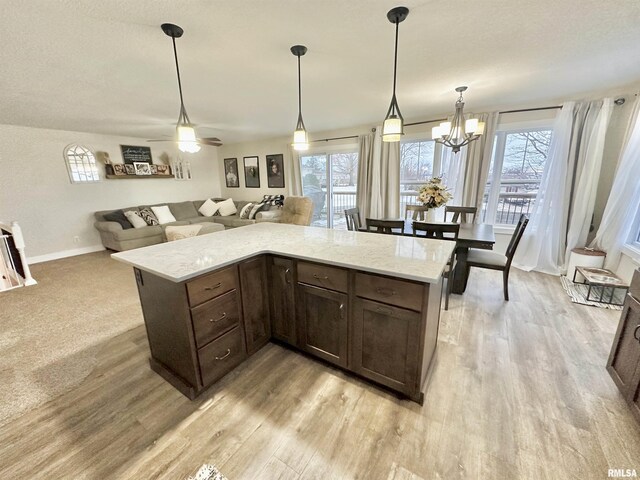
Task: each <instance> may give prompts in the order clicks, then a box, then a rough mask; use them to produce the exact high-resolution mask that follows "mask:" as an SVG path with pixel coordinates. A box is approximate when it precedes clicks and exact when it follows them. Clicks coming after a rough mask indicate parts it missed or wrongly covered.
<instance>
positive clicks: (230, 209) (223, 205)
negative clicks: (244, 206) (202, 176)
mask: <svg viewBox="0 0 640 480" xmlns="http://www.w3.org/2000/svg"><path fill="white" fill-rule="evenodd" d="M218 205H220V208H219V209H218V211H219V212H220V215H222V216H223V217H227V216H229V215H235V213H236V212H237V211H238V209H237V208H236V204H235V203H233V199H231V198H227V199H226V200H224V201H222V202H220V203H219V204H218Z"/></svg>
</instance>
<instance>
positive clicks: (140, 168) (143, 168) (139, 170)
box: [133, 162, 151, 175]
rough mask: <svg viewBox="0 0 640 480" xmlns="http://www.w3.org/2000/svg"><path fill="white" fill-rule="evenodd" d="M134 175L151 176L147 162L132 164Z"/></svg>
mask: <svg viewBox="0 0 640 480" xmlns="http://www.w3.org/2000/svg"><path fill="white" fill-rule="evenodd" d="M133 168H134V170H135V172H136V175H151V165H149V164H148V163H147V162H133Z"/></svg>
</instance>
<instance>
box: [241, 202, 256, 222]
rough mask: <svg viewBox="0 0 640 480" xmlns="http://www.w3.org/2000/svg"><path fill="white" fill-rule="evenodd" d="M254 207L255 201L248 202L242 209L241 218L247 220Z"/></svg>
mask: <svg viewBox="0 0 640 480" xmlns="http://www.w3.org/2000/svg"><path fill="white" fill-rule="evenodd" d="M252 208H253V203H251V202H249V203H247V204H246V205H245V206H244V207H242V210H240V218H241V219H245V220H247V219H248V218H249V214H250V213H251V209H252Z"/></svg>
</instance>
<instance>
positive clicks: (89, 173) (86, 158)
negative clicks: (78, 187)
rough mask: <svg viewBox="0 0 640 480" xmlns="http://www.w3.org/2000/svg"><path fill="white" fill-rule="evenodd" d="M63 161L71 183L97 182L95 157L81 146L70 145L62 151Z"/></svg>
mask: <svg viewBox="0 0 640 480" xmlns="http://www.w3.org/2000/svg"><path fill="white" fill-rule="evenodd" d="M64 159H65V162H66V163H67V170H68V171H69V179H70V180H71V183H87V182H99V181H100V175H99V174H98V166H97V165H96V157H95V156H94V155H93V153H92V152H91V150H89V149H88V148H87V147H83V146H82V145H76V144H71V145H68V146H67V147H66V148H65V149H64Z"/></svg>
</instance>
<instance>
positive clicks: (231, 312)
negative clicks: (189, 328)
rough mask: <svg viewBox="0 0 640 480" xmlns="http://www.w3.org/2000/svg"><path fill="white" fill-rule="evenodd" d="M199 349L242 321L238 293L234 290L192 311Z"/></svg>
mask: <svg viewBox="0 0 640 480" xmlns="http://www.w3.org/2000/svg"><path fill="white" fill-rule="evenodd" d="M191 318H192V319H193V331H194V333H195V337H196V345H197V347H198V348H200V347H202V346H204V345H206V344H207V343H209V342H210V341H211V340H213V339H214V338H216V337H219V336H220V335H221V334H223V333H224V332H226V331H227V330H229V329H230V328H232V327H234V326H235V325H237V324H238V322H239V321H240V314H239V310H238V291H237V290H232V291H230V292H228V293H225V294H224V295H221V296H220V297H218V298H214V299H213V300H209V301H208V302H206V303H203V304H202V305H199V306H197V307H195V308H192V309H191Z"/></svg>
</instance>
